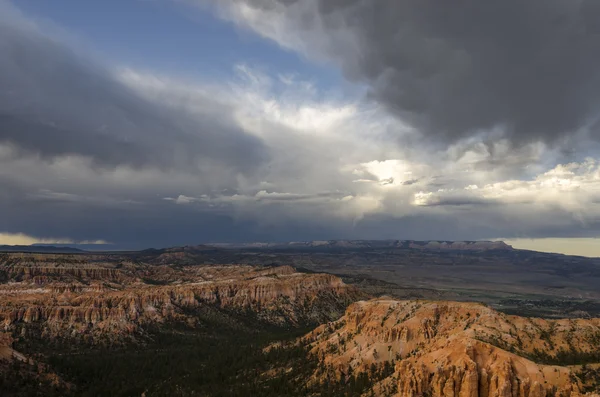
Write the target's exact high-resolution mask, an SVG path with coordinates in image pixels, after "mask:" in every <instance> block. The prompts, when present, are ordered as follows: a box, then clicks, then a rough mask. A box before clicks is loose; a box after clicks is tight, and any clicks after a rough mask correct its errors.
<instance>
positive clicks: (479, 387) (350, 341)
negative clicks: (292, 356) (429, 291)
mask: <svg viewBox="0 0 600 397" xmlns="http://www.w3.org/2000/svg"><path fill="white" fill-rule="evenodd" d="M305 338H306V340H307V341H308V342H309V343H310V346H312V352H313V353H314V354H316V355H317V356H318V357H320V358H321V359H322V361H323V362H324V363H325V364H326V365H327V366H330V367H332V368H334V369H335V370H336V371H337V372H338V374H340V376H342V374H345V373H348V371H349V369H350V368H352V370H353V372H354V373H356V372H357V371H364V370H366V369H368V368H369V366H370V365H371V364H373V363H375V364H376V365H378V364H382V363H384V362H386V361H387V362H393V363H394V365H395V371H394V373H393V374H392V375H391V376H389V377H388V378H386V379H384V380H383V381H381V382H379V383H378V384H376V385H375V387H374V389H373V391H374V392H375V394H376V395H394V396H425V395H429V396H471V397H476V396H482V397H487V396H506V397H538V396H540V397H543V396H546V395H552V396H577V395H579V390H580V386H581V385H580V383H579V381H578V379H577V378H576V377H575V376H574V373H573V370H572V369H570V368H567V367H562V366H551V365H543V364H539V363H536V362H534V361H533V360H534V358H533V357H534V353H536V352H537V351H539V350H543V351H544V352H545V353H546V354H547V355H548V357H553V356H556V354H557V353H558V352H559V351H560V350H561V348H562V349H563V350H564V348H565V347H569V349H570V350H569V351H570V352H572V353H574V354H575V353H577V354H590V355H593V354H594V353H600V319H589V320H556V321H547V320H542V319H527V318H521V317H516V316H507V315H504V314H502V313H498V312H496V311H494V310H492V309H490V308H488V307H485V306H483V305H479V304H473V303H457V302H414V301H394V300H385V299H381V300H373V301H368V302H357V303H354V304H352V305H351V306H350V307H349V308H348V309H347V311H346V315H345V316H344V317H342V318H341V319H340V320H338V321H337V322H333V323H329V324H325V325H323V326H321V327H319V328H317V329H316V330H315V331H314V332H312V333H311V334H309V335H307V336H306V337H305ZM550 345H551V346H550ZM511 351H512V352H511ZM527 357H531V358H527ZM316 376H317V377H318V376H319V375H318V373H317V374H316ZM367 395H369V394H368V393H367Z"/></svg>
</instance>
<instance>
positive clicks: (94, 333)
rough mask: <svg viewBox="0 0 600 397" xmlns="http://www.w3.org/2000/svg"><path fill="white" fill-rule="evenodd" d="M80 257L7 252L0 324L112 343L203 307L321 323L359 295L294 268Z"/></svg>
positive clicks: (270, 319)
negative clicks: (173, 264) (165, 263)
mask: <svg viewBox="0 0 600 397" xmlns="http://www.w3.org/2000/svg"><path fill="white" fill-rule="evenodd" d="M81 258H82V257H81V256H68V255H63V256H58V258H57V257H56V256H53V255H39V254H38V255H35V256H31V255H25V254H15V255H12V256H11V257H10V259H11V260H10V261H7V262H8V263H5V265H4V267H3V268H1V269H2V271H3V272H4V273H5V274H7V277H5V278H8V282H6V283H4V284H0V324H1V325H2V326H3V329H4V330H5V331H10V332H17V331H18V332H25V333H27V332H29V330H34V329H35V330H36V332H38V333H39V332H42V335H43V336H51V337H52V336H60V337H78V336H81V335H86V337H87V339H91V340H96V339H98V338H99V337H101V336H110V337H111V338H114V339H115V340H118V339H119V336H126V335H131V334H132V333H135V332H136V331H138V330H139V329H140V327H143V325H144V324H149V323H160V322H165V321H171V320H177V321H185V322H187V323H194V322H196V321H197V319H195V318H194V316H193V314H191V313H193V311H194V310H195V309H198V308H201V307H202V306H205V305H209V306H212V307H217V308H220V309H225V310H230V311H236V312H240V311H243V312H250V313H254V315H255V316H256V317H257V319H259V320H261V321H265V322H268V323H272V324H279V325H283V324H290V325H299V324H304V323H316V322H322V321H328V320H330V319H332V318H334V316H335V315H336V311H337V315H338V316H339V315H341V313H342V312H343V309H344V308H345V306H346V305H347V304H348V303H350V302H351V301H352V300H356V298H357V297H358V292H357V291H355V290H354V289H353V288H350V287H348V286H346V285H345V284H344V283H343V282H342V281H341V280H340V279H339V278H338V277H335V276H333V275H329V274H304V273H296V271H295V270H294V269H293V268H292V267H290V266H280V267H260V266H242V265H219V266H216V265H215V266H184V267H179V268H174V267H171V266H151V265H144V264H133V263H126V262H125V263H122V262H119V263H116V264H115V263H110V262H100V261H96V262H90V261H88V262H84V261H82V260H81ZM329 305H331V307H328V306H329Z"/></svg>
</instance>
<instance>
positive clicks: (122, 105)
mask: <svg viewBox="0 0 600 397" xmlns="http://www.w3.org/2000/svg"><path fill="white" fill-rule="evenodd" d="M80 52H82V51H80ZM0 54H2V56H0V143H4V144H10V145H12V146H14V147H15V148H16V149H17V150H20V151H22V152H25V153H33V154H36V155H39V156H41V157H42V158H46V159H52V158H55V157H57V156H65V155H78V156H84V157H89V158H91V159H92V160H93V161H94V163H95V164H96V165H98V166H102V167H115V166H117V165H130V166H132V167H138V168H140V167H156V168H161V169H192V170H195V171H197V172H200V168H201V167H202V165H203V164H206V163H212V164H219V165H220V166H221V167H224V168H227V167H229V168H231V169H233V170H234V171H237V172H251V171H252V169H254V168H255V167H256V166H258V165H259V164H260V163H261V162H263V161H264V160H265V156H266V155H267V153H266V151H265V148H264V146H263V143H262V142H261V141H260V140H259V139H257V138H256V137H253V136H250V135H248V134H246V133H245V132H244V131H243V130H241V129H240V128H239V126H237V125H235V124H233V123H231V121H230V120H229V119H228V118H227V117H223V115H225V114H227V111H228V110H229V111H230V110H231V109H226V108H223V105H221V104H219V103H218V102H214V101H210V100H209V99H208V98H206V103H205V104H204V108H205V109H206V110H207V111H206V112H203V113H200V114H198V113H196V114H190V113H189V112H187V113H186V112H184V111H182V110H181V109H177V108H170V107H168V106H164V104H160V105H159V104H157V103H155V102H153V101H151V100H148V99H146V98H143V97H142V96H140V95H139V93H137V92H135V91H134V90H132V89H131V88H130V87H128V86H126V85H125V84H123V83H122V82H121V81H119V79H118V78H117V76H116V73H115V72H114V71H111V70H109V69H108V68H105V67H103V66H101V65H102V64H101V63H99V62H96V63H94V62H93V59H92V58H91V57H87V58H86V57H85V56H84V55H81V54H79V53H77V52H75V51H74V50H73V49H72V48H70V47H69V46H66V45H64V44H63V43H61V42H59V41H57V40H56V39H54V38H52V37H51V36H47V35H44V34H43V33H42V32H41V31H40V30H39V29H38V27H37V26H35V25H34V24H33V23H31V22H30V21H27V20H25V19H24V18H23V17H22V16H21V15H20V14H19V13H18V11H16V10H14V9H13V8H11V7H10V6H9V5H7V4H5V3H0Z"/></svg>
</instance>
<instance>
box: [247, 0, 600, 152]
mask: <svg viewBox="0 0 600 397" xmlns="http://www.w3.org/2000/svg"><path fill="white" fill-rule="evenodd" d="M235 1H238V2H240V1H241V2H245V3H246V4H249V5H250V6H252V7H255V8H257V9H261V10H263V11H264V12H266V13H271V14H270V15H271V17H274V15H275V14H276V15H277V16H278V17H279V18H283V20H284V24H283V25H282V26H285V27H286V28H288V29H292V30H293V29H298V30H300V32H295V33H296V34H295V36H294V37H295V38H294V40H302V37H309V42H305V43H304V44H303V48H308V49H309V52H310V51H311V50H313V51H314V52H316V53H317V56H319V57H325V58H329V59H330V60H333V61H334V62H336V63H338V64H339V65H340V67H341V68H342V69H343V70H344V72H345V74H346V75H347V76H348V77H349V78H350V79H352V80H355V81H359V82H366V83H367V84H368V86H369V87H370V94H371V95H372V97H373V98H375V99H376V100H377V101H379V102H381V103H382V104H384V105H385V106H386V107H387V108H389V109H390V110H391V111H392V112H394V113H396V114H397V115H399V116H400V117H401V118H402V119H403V120H405V121H408V122H409V123H411V124H413V125H414V126H416V127H418V128H419V129H420V130H421V131H422V132H423V133H425V134H426V135H427V136H429V137H433V138H436V139H439V140H441V141H442V142H447V141H453V140H457V139H460V138H462V137H465V136H469V135H472V134H474V133H476V132H478V131H481V130H485V129H491V128H494V127H498V128H502V129H503V130H504V132H503V133H504V134H505V135H506V136H508V137H510V139H511V140H512V141H513V142H527V141H537V140H543V141H545V142H550V143H552V142H556V141H558V140H561V139H562V138H563V137H565V136H567V135H570V134H573V133H574V132H575V131H576V130H578V129H579V128H581V127H584V126H586V125H588V124H591V123H593V122H594V119H595V118H596V117H597V116H598V112H597V111H598V106H599V100H600V68H599V65H600V24H598V21H599V20H600V3H599V2H598V1H596V0H573V1H568V0H530V1H522V0H504V1H493V0H484V1H481V0H461V1H435V0H422V1H414V0H398V1H389V2H383V3H382V2H377V1H371V0H311V1H297V0H279V1H278V0H235ZM258 29H259V30H260V28H258ZM315 32H316V33H315ZM290 34H294V32H291V33H290ZM316 34H321V35H322V38H321V39H320V40H316V39H315V37H314V35H316ZM270 35H271V36H273V34H272V33H271V34H270ZM288 41H289V40H288ZM592 134H593V135H595V137H596V138H600V129H595V130H594V131H592Z"/></svg>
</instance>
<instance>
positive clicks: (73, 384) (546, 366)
mask: <svg viewBox="0 0 600 397" xmlns="http://www.w3.org/2000/svg"><path fill="white" fill-rule="evenodd" d="M294 244H296V245H297V244H300V243H293V244H292V245H294ZM392 245H394V246H392ZM399 245H402V247H399ZM413 245H414V246H413ZM357 246H360V247H359V248H357ZM374 246H376V248H373V247H374ZM380 246H383V248H381V247H380ZM348 247H349V248H348ZM506 255H509V257H511V258H513V257H514V258H519V257H523V255H524V256H525V258H532V256H531V255H532V254H529V253H525V254H522V253H520V252H519V251H518V250H513V249H512V248H511V247H509V246H505V245H504V244H503V243H492V242H484V243H476V242H455V243H453V242H439V243H438V242H402V243H401V244H400V243H398V242H382V243H377V242H324V243H322V244H321V243H320V242H310V244H307V245H304V246H303V247H302V248H300V249H298V248H297V247H294V248H289V247H285V248H281V246H278V247H276V248H268V249H265V248H259V249H254V248H252V249H248V248H244V249H243V250H242V251H240V250H239V249H238V248H231V247H230V248H227V247H223V246H191V247H174V248H168V249H161V250H144V251H137V252H120V253H89V252H55V253H49V252H41V253H35V252H5V253H0V326H1V328H0V390H2V391H3V392H5V393H4V394H6V395H9V396H24V395H27V396H28V395H44V396H47V395H55V396H70V395H73V396H79V395H84V396H96V395H120V396H131V395H142V394H144V395H146V396H151V395H172V393H173V392H174V390H176V391H177V394H178V395H186V396H187V395H206V396H211V395H227V396H234V395H257V396H298V397H299V396H315V397H316V396H323V397H326V396H346V397H359V396H362V397H372V396H385V397H388V396H397V397H408V396H411V397H412V396H414V397H416V396H448V397H450V396H463V397H467V396H468V397H476V396H481V397H491V396H502V397H504V396H506V397H543V396H555V397H571V396H572V397H576V396H598V392H599V391H600V319H599V318H595V316H593V315H590V313H591V312H588V311H583V310H579V311H575V310H572V311H570V312H569V313H568V315H566V316H563V317H561V318H546V319H544V318H540V317H538V316H519V315H512V314H510V311H508V312H502V311H498V310H496V308H495V307H494V306H492V305H488V304H483V303H474V302H468V301H453V300H448V299H445V297H447V296H448V295H449V292H448V291H447V290H446V291H445V290H436V289H434V288H429V287H428V288H427V289H423V288H416V287H415V288H412V287H411V288H407V289H405V290H403V291H404V293H406V294H410V295H411V296H410V298H409V299H401V298H399V297H398V296H388V295H385V294H380V293H375V294H374V293H373V285H376V286H378V287H381V288H382V290H378V291H384V292H390V293H396V292H397V291H398V289H397V288H395V285H394V284H392V283H389V282H385V281H383V280H381V281H378V284H374V283H375V281H376V280H371V281H372V282H370V283H365V279H363V278H360V281H359V282H356V281H357V278H356V277H355V276H352V275H348V274H344V272H348V271H351V269H353V268H354V267H357V263H359V261H362V260H368V261H369V266H379V265H378V262H377V261H376V260H374V259H373V258H374V257H377V258H379V259H378V260H385V261H388V260H389V258H401V259H402V258H404V259H402V260H403V261H406V260H407V259H406V258H411V260H413V261H415V260H419V261H423V262H422V263H420V264H419V265H420V266H423V267H424V268H425V269H433V268H434V267H435V268H437V269H440V271H441V272H442V273H443V274H450V273H449V272H451V271H462V270H461V267H460V266H461V265H460V264H456V263H457V262H460V261H462V263H467V264H468V263H470V262H472V261H473V260H474V258H479V259H481V260H483V261H485V262H487V263H488V264H487V265H486V266H488V270H489V271H493V273H494V274H499V272H500V271H501V270H502V269H501V268H494V267H493V266H494V264H493V263H491V259H490V258H492V259H493V258H496V257H499V258H503V259H502V260H505V259H506V258H507V256H506ZM334 257H336V258H337V257H339V258H341V259H345V258H348V261H347V262H344V261H342V260H341V259H336V260H335V269H337V271H336V273H338V274H332V273H329V272H319V271H318V269H319V266H317V265H318V264H319V263H324V262H323V261H327V260H329V259H327V258H334ZM534 258H535V257H534ZM543 258H544V262H542V263H543V266H541V265H538V264H537V263H535V262H532V263H531V264H530V267H529V269H530V270H535V269H538V268H539V269H540V270H542V269H545V270H544V271H546V272H548V269H551V270H552V271H554V269H555V268H556V267H552V268H549V267H547V265H546V263H548V262H547V260H548V258H547V257H543ZM426 260H428V261H430V262H426ZM528 260H530V259H528ZM566 260H572V259H569V258H567V259H566ZM443 261H451V264H449V265H446V264H445V262H443ZM431 262H433V263H437V264H435V265H434V266H433V267H430V264H431ZM386 263H387V262H386ZM498 263H500V262H498ZM290 264H293V265H294V266H291V265H290ZM299 265H300V266H299ZM416 265H417V264H414V265H413V266H416ZM387 266H388V265H387V264H386V265H385V266H384V267H382V269H387ZM395 266H396V268H395V270H394V272H396V273H398V274H399V273H401V272H402V271H403V270H402V269H405V270H406V269H407V267H405V265H404V262H403V263H402V264H396V265H395ZM477 266H480V265H479V264H478V265H477ZM561 266H562V265H561ZM593 266H595V265H594V264H593V263H592V262H590V263H589V264H588V263H585V266H583V265H582V267H581V269H583V270H582V271H581V272H579V273H576V274H575V276H574V277H571V276H570V274H567V273H565V275H564V277H563V278H564V280H563V282H564V283H568V282H572V283H573V284H572V285H573V287H570V288H574V286H575V285H578V284H576V283H577V282H578V280H579V279H578V277H581V275H582V274H584V273H583V272H586V273H585V274H589V275H590V276H591V277H592V279H593V278H594V277H595V276H596V270H595V268H594V267H593ZM575 270H577V268H575ZM386 271H387V270H386ZM407 271H408V270H407ZM396 273H394V274H396ZM381 274H383V272H381ZM387 274H392V273H391V272H387ZM490 274H491V273H490ZM407 283H410V279H409V280H407ZM580 285H584V284H580ZM390 286H391V287H390ZM589 288H590V289H589V291H591V292H590V293H593V288H592V287H589ZM424 292H427V293H428V294H430V295H431V296H432V297H433V299H430V298H429V297H428V298H426V299H423V298H422V295H423V294H424ZM374 295H375V296H377V297H374ZM469 297H470V296H466V297H464V298H465V299H466V298H469ZM592 313H593V312H592ZM578 314H580V316H577V315H578ZM14 379H19V381H18V382H17V381H14ZM15 382H16V383H15ZM24 387H25V389H24ZM22 390H26V391H22Z"/></svg>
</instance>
